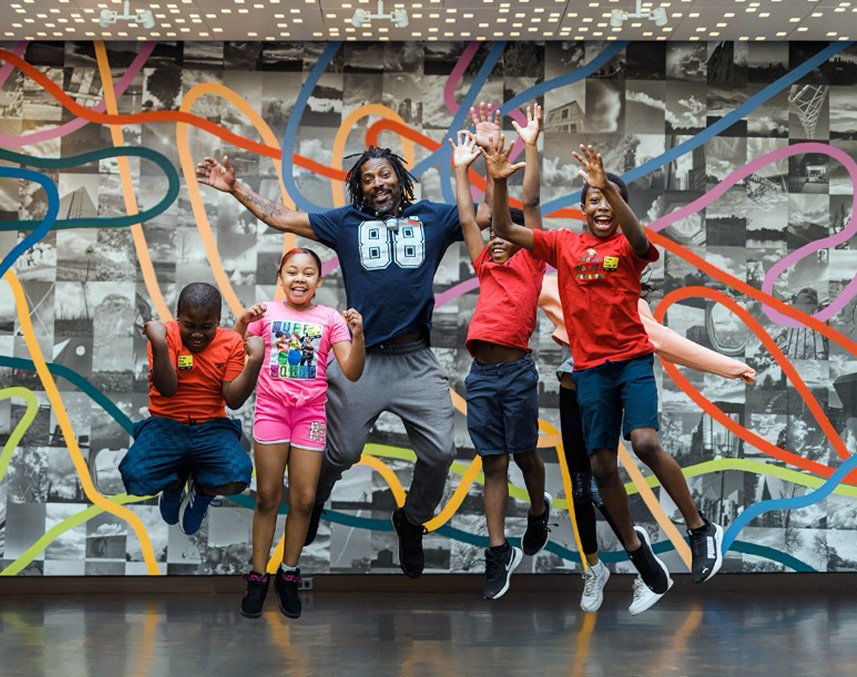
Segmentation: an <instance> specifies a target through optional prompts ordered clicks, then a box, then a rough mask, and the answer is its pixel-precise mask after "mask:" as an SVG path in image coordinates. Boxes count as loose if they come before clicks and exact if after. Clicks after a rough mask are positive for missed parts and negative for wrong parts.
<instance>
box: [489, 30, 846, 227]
mask: <svg viewBox="0 0 857 677" xmlns="http://www.w3.org/2000/svg"><path fill="white" fill-rule="evenodd" d="M851 44H852V43H851V42H833V43H830V44H829V45H828V46H827V47H825V48H824V49H822V50H821V51H819V52H818V53H817V54H815V55H813V56H811V57H810V58H809V59H807V60H806V61H804V62H803V63H802V64H801V65H800V66H797V67H795V68H793V69H792V70H790V71H789V72H788V73H786V74H785V75H783V76H782V77H780V78H778V79H777V80H775V81H774V82H772V83H771V84H770V85H767V86H766V87H764V88H762V89H761V90H759V91H758V92H757V93H756V94H754V95H753V96H751V97H749V98H748V99H747V101H745V102H744V103H743V104H741V105H740V106H738V107H737V108H736V109H735V110H733V111H730V112H729V113H727V114H726V115H724V116H723V117H722V118H720V119H719V120H718V121H717V122H715V123H714V124H711V125H708V126H707V127H706V128H705V129H704V130H702V131H701V132H699V133H698V134H696V135H695V136H693V137H691V138H690V139H688V140H687V141H683V142H682V143H680V144H678V145H677V146H675V147H673V148H670V149H669V150H668V151H666V152H665V153H662V154H660V155H658V156H657V157H654V158H652V159H651V160H649V161H648V162H644V163H643V164H641V165H640V166H639V167H635V168H634V169H631V170H629V171H627V172H625V173H624V174H622V179H623V180H624V181H625V183H632V182H633V181H636V180H637V179H639V178H642V177H644V176H646V174H650V173H651V172H654V171H655V170H657V169H660V168H661V167H663V166H664V165H667V164H669V163H670V162H672V161H673V160H676V159H678V158H680V157H681V156H682V155H685V154H686V153H689V152H690V151H692V150H693V149H694V148H698V147H699V146H701V145H702V144H704V143H705V142H706V141H708V140H709V139H712V138H713V137H715V136H717V134H719V133H720V132H722V131H725V130H726V129H728V128H729V127H731V126H732V125H734V124H735V123H736V122H738V121H740V120H741V119H743V118H744V116H745V115H747V113H750V112H751V111H753V110H754V109H755V108H756V107H758V106H761V105H762V104H763V103H765V101H767V100H768V99H770V98H771V97H773V96H776V95H777V94H779V93H780V92H781V91H783V90H784V89H785V88H786V87H788V86H790V85H792V84H794V83H795V82H797V81H798V80H800V79H801V78H802V77H804V76H805V75H808V74H809V73H811V72H812V71H813V70H815V69H816V68H818V67H819V66H820V65H821V64H823V63H825V62H826V61H828V60H829V59H831V58H832V57H834V56H836V55H837V54H839V52H841V51H842V50H844V49H846V48H847V47H849V46H850V45H851ZM517 98H518V97H515V99H517ZM515 99H510V101H507V102H506V104H504V105H508V104H511V103H512V102H514V101H515ZM579 200H580V191H576V192H574V193H571V194H569V195H565V196H562V197H558V198H556V199H554V200H551V201H550V202H546V203H545V204H543V205H542V213H543V214H548V213H550V212H552V211H554V210H555V209H558V208H559V207H565V206H568V205H571V204H575V203H577V202H579Z"/></svg>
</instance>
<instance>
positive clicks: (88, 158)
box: [0, 146, 179, 232]
mask: <svg viewBox="0 0 857 677" xmlns="http://www.w3.org/2000/svg"><path fill="white" fill-rule="evenodd" d="M121 156H133V157H141V158H146V159H147V160H151V161H152V162H154V163H155V164H156V165H158V166H159V167H160V168H161V169H163V170H164V174H165V175H166V178H167V184H168V185H167V192H166V194H165V195H164V197H163V198H162V199H161V200H160V201H159V202H158V203H157V204H156V205H154V206H153V207H150V208H149V209H144V210H143V211H142V212H140V213H139V214H137V215H136V216H111V217H107V218H83V219H59V220H57V221H56V222H55V223H54V224H53V226H52V227H51V230H65V229H68V228H127V227H128V226H131V225H133V224H135V223H142V222H143V221H148V220H149V219H153V218H155V217H156V216H158V215H159V214H162V213H163V212H165V211H166V210H167V209H169V207H170V205H171V204H172V203H173V202H175V200H176V198H177V197H178V194H179V175H178V172H176V170H175V168H174V167H173V165H172V163H171V162H170V161H169V160H168V159H167V158H166V156H164V155H162V154H161V153H158V152H157V151H154V150H152V149H150V148H145V147H143V146H125V147H123V148H100V149H99V150H93V151H89V152H87V153H81V154H80V155H72V156H71V157H67V158H41V157H33V156H31V155H21V154H20V153H15V152H13V151H11V150H6V149H5V148H0V160H8V161H9V162H14V163H16V164H22V165H28V166H30V167H39V168H41V169H67V168H69V167H76V166H77V165H83V164H87V163H89V162H97V161H98V160H103V159H104V158H112V157H121ZM57 208H59V203H57ZM38 223H39V221H0V232H2V231H7V230H30V229H33V228H36V227H37V226H36V225H35V224H38Z"/></svg>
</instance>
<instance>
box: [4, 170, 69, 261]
mask: <svg viewBox="0 0 857 677" xmlns="http://www.w3.org/2000/svg"><path fill="white" fill-rule="evenodd" d="M0 177H7V178H10V179H23V180H25V181H34V182H36V183H38V184H39V185H40V186H41V187H42V188H43V189H44V191H45V193H46V194H47V196H48V211H47V213H46V214H45V218H44V219H42V222H41V223H40V224H39V225H38V226H37V227H36V229H35V230H34V231H33V232H32V233H30V234H29V235H27V237H25V238H24V239H23V240H21V241H20V242H18V243H17V244H16V245H15V246H14V247H12V249H11V250H10V251H9V253H8V254H6V256H4V257H3V261H0V277H2V276H3V275H5V274H6V271H7V270H9V268H11V267H12V266H13V265H14V264H15V261H16V260H17V258H18V257H19V256H21V254H23V253H24V252H25V251H27V250H28V249H29V248H30V247H32V246H33V245H34V244H36V243H37V242H38V241H39V240H41V239H42V238H44V237H45V236H46V235H47V234H48V233H49V232H50V230H51V226H52V225H54V221H56V220H57V214H59V210H60V195H59V191H58V190H57V186H56V184H55V183H54V182H53V181H51V180H50V179H49V178H48V177H47V176H45V175H44V174H39V173H38V172H34V171H32V170H31V169H18V168H15V167H0Z"/></svg>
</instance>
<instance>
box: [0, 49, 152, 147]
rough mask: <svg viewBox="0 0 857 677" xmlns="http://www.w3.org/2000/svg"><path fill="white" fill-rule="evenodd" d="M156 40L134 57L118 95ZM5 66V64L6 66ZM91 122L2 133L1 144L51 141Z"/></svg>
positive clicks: (102, 104)
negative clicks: (35, 130)
mask: <svg viewBox="0 0 857 677" xmlns="http://www.w3.org/2000/svg"><path fill="white" fill-rule="evenodd" d="M155 44H156V43H155V42H151V41H150V42H145V43H143V46H142V47H141V48H140V52H139V53H138V54H137V56H136V57H134V61H133V62H131V66H130V67H129V68H128V70H127V71H126V72H125V75H123V76H122V78H121V79H120V80H119V82H117V83H116V95H117V96H119V95H121V94H122V93H123V92H124V91H125V90H126V89H128V87H129V86H130V85H131V83H132V82H133V81H134V78H136V77H137V74H138V73H139V72H140V70H141V69H142V68H143V65H144V64H145V63H146V60H147V59H148V58H149V55H150V54H151V53H152V51H153V50H154V49H155ZM6 66H11V64H6ZM4 68H5V66H4ZM93 110H94V111H97V112H99V113H103V112H104V111H105V110H107V103H106V102H105V101H104V99H102V100H101V102H100V103H98V104H96V105H95V107H94V108H93ZM88 124H89V120H87V119H86V118H81V117H77V118H75V119H74V120H70V121H69V122H66V123H65V124H62V125H60V126H59V127H52V128H51V129H43V130H41V131H38V132H33V133H32V134H24V135H23V136H11V135H8V134H0V145H3V146H7V147H9V148H19V147H21V146H27V145H29V144H31V143H41V142H42V141H50V140H51V139H56V138H58V137H62V136H65V135H66V134H70V133H72V132H75V131H77V130H78V129H80V128H81V127H85V126H86V125H88Z"/></svg>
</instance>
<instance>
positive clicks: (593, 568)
mask: <svg viewBox="0 0 857 677" xmlns="http://www.w3.org/2000/svg"><path fill="white" fill-rule="evenodd" d="M603 566H604V565H603V564H602V563H601V560H598V561H597V562H596V563H595V564H590V565H589V568H590V570H591V571H592V572H593V573H596V574H597V573H600V572H601V568H602V567H603Z"/></svg>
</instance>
